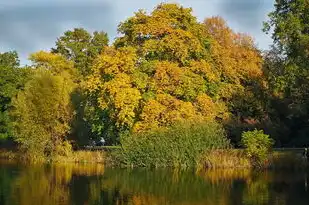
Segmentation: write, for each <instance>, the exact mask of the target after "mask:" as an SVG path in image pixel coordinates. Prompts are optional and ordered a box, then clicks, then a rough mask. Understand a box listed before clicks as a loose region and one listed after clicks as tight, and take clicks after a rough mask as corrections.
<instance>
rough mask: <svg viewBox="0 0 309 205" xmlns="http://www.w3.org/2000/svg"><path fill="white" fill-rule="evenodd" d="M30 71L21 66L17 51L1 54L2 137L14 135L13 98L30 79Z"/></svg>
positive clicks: (0, 132)
mask: <svg viewBox="0 0 309 205" xmlns="http://www.w3.org/2000/svg"><path fill="white" fill-rule="evenodd" d="M28 71H29V70H27V69H26V68H20V67H19V60H18V55H17V53H16V52H15V51H14V52H6V53H1V54H0V139H6V138H8V137H12V133H11V119H10V117H9V111H10V109H11V107H12V106H11V100H12V98H13V97H15V96H16V94H17V92H18V91H19V90H21V89H22V88H23V86H24V84H25V82H26V81H27V79H28V73H29V72H28Z"/></svg>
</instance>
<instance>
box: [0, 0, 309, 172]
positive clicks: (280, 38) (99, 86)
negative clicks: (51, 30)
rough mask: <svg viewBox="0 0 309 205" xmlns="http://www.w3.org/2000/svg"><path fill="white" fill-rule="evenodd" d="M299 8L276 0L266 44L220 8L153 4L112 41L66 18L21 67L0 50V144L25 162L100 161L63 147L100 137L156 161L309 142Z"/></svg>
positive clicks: (239, 163) (208, 158) (119, 154)
mask: <svg viewBox="0 0 309 205" xmlns="http://www.w3.org/2000/svg"><path fill="white" fill-rule="evenodd" d="M286 8H288V9H286ZM308 9H309V5H308V4H307V3H306V2H302V1H300V2H298V3H292V2H279V3H277V4H276V5H275V11H274V12H272V13H271V14H270V18H269V21H268V22H265V23H264V24H265V25H264V26H265V27H264V29H265V32H270V31H273V33H272V37H273V39H274V44H273V46H272V47H271V50H269V51H261V50H259V49H258V47H257V46H256V43H255V42H254V40H253V38H252V37H250V36H249V35H246V34H244V33H237V32H235V31H233V30H232V29H231V28H230V27H229V26H228V25H227V23H226V22H225V21H224V20H223V19H222V18H221V17H211V18H207V19H205V20H204V21H203V22H199V21H198V20H197V18H196V17H195V16H193V15H192V10H191V9H190V8H184V7H182V6H181V5H177V4H159V5H158V6H157V7H156V8H155V9H154V10H153V11H152V12H151V13H146V12H145V11H142V10H140V11H138V12H136V13H135V14H134V15H133V16H132V17H130V18H128V19H127V20H125V21H123V22H121V23H120V24H119V26H118V32H119V36H118V37H117V38H116V39H115V41H114V42H112V43H109V40H108V36H107V34H106V33H105V32H98V31H95V32H93V33H89V32H88V31H86V30H85V29H83V28H76V29H73V30H70V31H67V32H65V33H64V34H63V35H62V36H60V37H59V38H58V39H57V41H56V44H55V47H53V48H51V49H50V51H48V52H47V51H38V52H36V53H34V54H32V55H31V56H30V60H31V61H32V65H30V66H24V67H23V66H20V65H19V60H18V55H17V53H16V52H14V51H12V52H5V53H1V54H0V97H1V98H0V141H1V142H0V143H2V144H4V142H7V141H13V142H14V143H17V145H16V146H17V147H18V149H19V150H20V152H22V153H25V154H23V156H24V157H26V158H27V159H29V160H30V161H45V160H48V161H57V160H58V159H62V160H64V159H65V158H66V159H69V158H70V157H71V159H73V160H68V161H79V160H78V159H79V158H83V157H84V158H85V159H83V160H80V161H99V162H102V161H104V156H102V155H104V154H102V153H101V154H96V153H91V154H90V153H88V154H85V155H82V154H81V155H79V152H78V151H74V152H72V150H80V149H81V148H84V146H85V145H89V144H90V142H92V141H96V140H99V139H101V138H104V140H105V143H106V145H111V146H114V145H117V146H120V147H121V149H119V150H118V151H115V152H113V154H111V155H112V156H113V159H114V161H116V163H118V164H122V165H127V166H132V165H133V166H154V167H157V166H176V167H177V166H185V167H188V166H197V165H198V164H201V165H202V166H205V167H220V166H223V165H220V163H225V164H226V165H225V166H228V167H232V166H233V165H234V166H235V167H243V166H245V167H246V166H249V164H259V165H263V164H264V163H265V162H266V161H267V160H268V159H269V150H270V148H271V146H272V145H273V144H274V145H275V146H277V147H282V146H307V145H309V138H308V137H307V136H308V134H309V131H308V129H307V127H308V125H309V124H308V123H309V122H308V120H307V119H308V115H309V114H308V109H307V107H308V105H309V101H308V98H307V97H306V96H308V93H309V91H308V89H307V87H309V86H307V83H308V80H307V79H308V76H309V73H308V70H309V69H308V65H309V62H308V59H309V57H308V55H309V54H308V53H309V50H308V48H309V47H308V45H309V41H308V39H309V35H308V32H307V30H308V28H307V25H308V24H309V22H307V21H308V19H309V17H308V15H309V12H304V11H307V10H308ZM291 16H294V17H293V18H291ZM289 25H295V26H289ZM258 130H260V131H258ZM262 130H263V131H262ZM248 131H249V132H248ZM251 131H252V132H251ZM264 133H265V134H264ZM273 142H274V143H273ZM240 146H243V147H245V148H247V149H246V151H244V153H239V152H238V151H233V150H232V151H231V148H233V147H234V148H239V147H240ZM74 154H75V155H76V156H75V157H74ZM87 156H88V157H89V158H92V157H93V158H95V159H97V160H88V159H86V158H88V157H87ZM216 158H218V159H221V160H220V161H218V160H217V161H216ZM201 159H203V160H202V161H201ZM248 159H249V160H248ZM253 161H254V162H253ZM225 166H224V167H225ZM250 166H251V165H250Z"/></svg>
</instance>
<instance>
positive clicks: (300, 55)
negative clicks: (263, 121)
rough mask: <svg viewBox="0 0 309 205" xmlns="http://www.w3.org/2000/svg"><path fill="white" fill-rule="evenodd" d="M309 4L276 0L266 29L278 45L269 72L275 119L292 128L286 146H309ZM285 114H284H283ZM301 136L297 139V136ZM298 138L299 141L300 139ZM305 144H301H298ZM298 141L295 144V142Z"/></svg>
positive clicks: (268, 61) (268, 60) (271, 54)
mask: <svg viewBox="0 0 309 205" xmlns="http://www.w3.org/2000/svg"><path fill="white" fill-rule="evenodd" d="M308 10H309V2H308V1H307V0H300V1H296V0H284V1H276V4H275V10H274V11H273V12H271V13H270V14H269V21H268V22H265V27H264V30H265V32H267V33H269V32H271V31H272V38H273V40H274V45H273V48H272V50H271V51H270V52H269V53H268V55H267V56H266V64H265V70H266V73H267V77H268V81H269V84H270V85H271V87H270V88H271V90H270V93H271V94H272V96H273V98H272V99H273V102H274V103H273V105H272V106H273V107H272V108H273V109H274V110H276V113H274V114H273V115H274V118H280V121H281V123H283V124H284V125H285V126H286V127H288V128H289V132H286V133H289V135H285V136H287V138H288V139H282V142H283V143H284V144H287V143H293V144H295V143H296V144H299V145H303V144H309V138H308V137H307V136H308V133H309V130H308V129H307V128H306V127H308V125H309V124H308V120H307V119H308V115H309V112H308V110H309V109H308V108H309V103H308V97H309V90H308V87H309V86H308V85H309V84H308V77H309V73H308V70H309V66H308V65H309V26H308V25H309V14H308ZM282 111H284V112H282ZM296 136H297V137H296ZM297 138H298V139H297ZM299 140H300V141H301V142H299V143H297V142H296V141H299ZM293 141H294V142H293Z"/></svg>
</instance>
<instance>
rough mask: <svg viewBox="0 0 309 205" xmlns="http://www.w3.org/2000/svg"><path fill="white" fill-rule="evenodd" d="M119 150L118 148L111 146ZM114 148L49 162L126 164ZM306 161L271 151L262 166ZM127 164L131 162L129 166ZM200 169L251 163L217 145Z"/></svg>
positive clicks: (8, 155)
mask: <svg viewBox="0 0 309 205" xmlns="http://www.w3.org/2000/svg"><path fill="white" fill-rule="evenodd" d="M115 150H117V152H119V149H115ZM117 156H118V154H117V153H116V151H102V150H100V151H98V150H92V151H89V150H82V151H74V152H72V153H71V154H70V155H68V156H57V157H55V158H54V159H53V160H52V161H50V162H52V163H99V164H104V165H107V166H126V165H124V164H121V163H120V162H119V161H117V160H118V159H117ZM0 159H3V160H8V161H11V160H16V161H25V158H24V156H23V155H22V154H19V153H18V152H13V151H9V150H5V149H2V150H0ZM308 165H309V163H308V162H307V161H306V160H305V159H303V158H302V156H301V154H300V153H298V152H293V151H288V152H287V151H273V152H271V154H270V155H269V157H268V159H267V160H266V161H265V162H264V164H263V168H266V169H304V168H306V167H308ZM130 167H131V166H130ZM196 168H197V169H199V170H202V169H222V168H223V169H250V168H253V165H252V163H251V161H250V159H248V158H247V157H246V155H245V153H244V150H240V149H221V150H220V149H218V150H212V151H209V152H207V153H205V154H204V155H202V156H201V157H200V159H199V161H198V163H197V165H196Z"/></svg>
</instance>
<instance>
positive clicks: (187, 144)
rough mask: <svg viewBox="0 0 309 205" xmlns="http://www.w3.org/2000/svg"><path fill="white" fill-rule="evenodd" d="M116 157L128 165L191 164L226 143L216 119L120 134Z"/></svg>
mask: <svg viewBox="0 0 309 205" xmlns="http://www.w3.org/2000/svg"><path fill="white" fill-rule="evenodd" d="M121 145H122V150H121V151H120V153H119V152H118V155H117V156H118V157H119V160H120V161H121V162H122V163H123V164H125V165H127V166H146V167H164V166H170V167H192V166H196V165H197V163H198V162H199V158H200V157H201V156H202V154H203V153H205V152H206V151H208V150H211V149H221V148H227V147H229V145H230V143H229V141H228V139H227V138H226V136H225V132H224V130H223V128H222V127H221V126H219V125H218V124H216V123H204V124H190V123H189V124H184V123H181V124H177V125H174V126H171V127H169V128H162V129H160V130H155V131H151V132H144V133H137V134H131V135H127V136H123V137H121Z"/></svg>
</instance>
